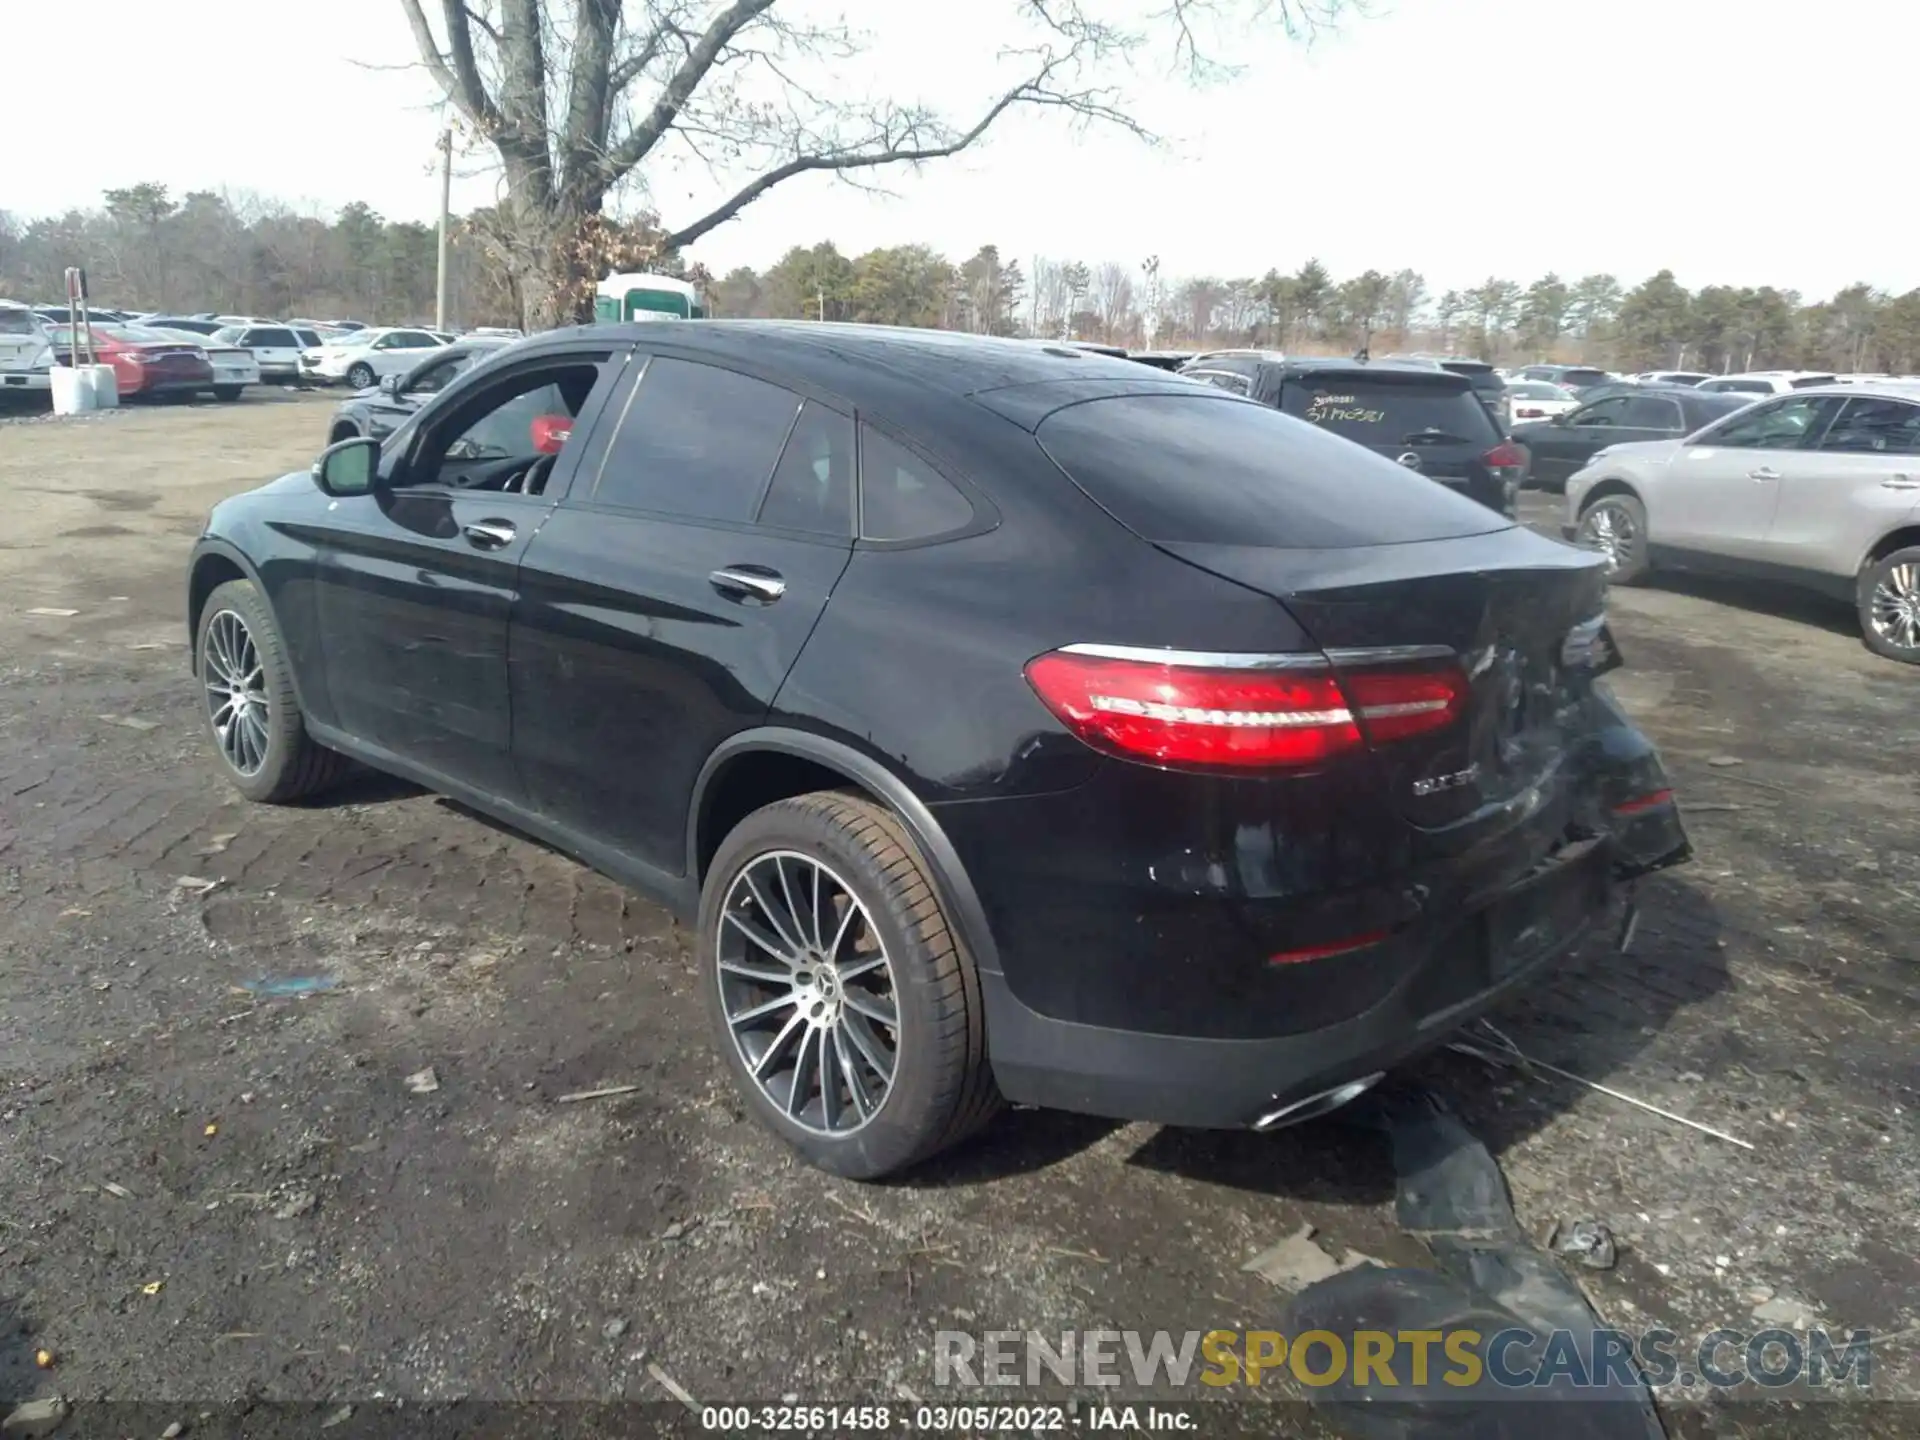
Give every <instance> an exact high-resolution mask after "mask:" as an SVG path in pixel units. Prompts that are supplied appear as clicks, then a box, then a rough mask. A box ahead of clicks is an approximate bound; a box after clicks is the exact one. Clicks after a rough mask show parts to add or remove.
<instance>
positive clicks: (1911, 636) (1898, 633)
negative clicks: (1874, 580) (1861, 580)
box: [1867, 564, 1920, 650]
mask: <svg viewBox="0 0 1920 1440" xmlns="http://www.w3.org/2000/svg"><path fill="white" fill-rule="evenodd" d="M1867 623H1868V624H1870V625H1872V626H1873V628H1874V632H1875V633H1876V634H1877V635H1879V637H1880V638H1881V639H1882V640H1885V641H1886V642H1887V643H1888V644H1889V645H1897V646H1899V647H1900V648H1901V649H1903V650H1920V565H1916V564H1907V565H1896V566H1894V567H1893V568H1892V569H1891V570H1889V571H1887V573H1886V574H1885V575H1883V576H1881V577H1880V583H1879V584H1877V585H1875V586H1874V587H1873V599H1872V601H1871V602H1870V603H1869V605H1868V607H1867Z"/></svg>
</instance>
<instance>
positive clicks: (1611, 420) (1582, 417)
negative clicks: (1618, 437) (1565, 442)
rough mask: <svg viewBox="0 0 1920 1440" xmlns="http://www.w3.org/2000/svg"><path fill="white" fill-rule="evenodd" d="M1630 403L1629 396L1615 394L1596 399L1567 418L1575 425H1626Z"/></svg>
mask: <svg viewBox="0 0 1920 1440" xmlns="http://www.w3.org/2000/svg"><path fill="white" fill-rule="evenodd" d="M1628 403H1629V401H1628V397H1627V396H1625V395H1613V396H1609V397H1608V398H1607V399H1605V400H1596V401H1594V402H1593V404H1591V405H1588V406H1587V407H1585V408H1584V409H1581V410H1576V411H1574V412H1573V414H1572V415H1570V416H1569V417H1567V418H1568V420H1569V421H1570V422H1571V423H1572V424H1575V425H1624V424H1626V423H1627V405H1628Z"/></svg>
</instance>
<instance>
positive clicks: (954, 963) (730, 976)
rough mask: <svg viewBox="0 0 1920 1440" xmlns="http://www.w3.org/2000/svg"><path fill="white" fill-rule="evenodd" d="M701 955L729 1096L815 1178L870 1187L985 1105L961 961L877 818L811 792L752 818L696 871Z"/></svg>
mask: <svg viewBox="0 0 1920 1440" xmlns="http://www.w3.org/2000/svg"><path fill="white" fill-rule="evenodd" d="M699 943H700V947H701V973H702V984H703V987H704V989H705V990H706V993H707V1009H708V1014H709V1016H710V1018H711V1020H712V1023H713V1028H714V1030H715V1032H716V1035H717V1037H718V1040H719V1044H720V1050H721V1053H722V1055H723V1056H724V1057H725V1059H726V1062H727V1065H728V1068H729V1069H730V1070H732V1072H733V1077H734V1082H735V1084H736V1085H738V1086H739V1088H740V1091H741V1093H742V1095H743V1096H744V1097H745V1099H746V1101H747V1103H748V1105H749V1106H750V1107H751V1108H752V1110H753V1111H754V1113H755V1114H756V1115H757V1116H758V1117H759V1119H760V1121H761V1122H762V1123H763V1124H765V1125H766V1126H767V1127H768V1128H769V1129H772V1130H773V1131H775V1132H776V1133H777V1134H779V1135H780V1137H781V1138H782V1139H784V1140H785V1141H786V1142H787V1143H788V1144H789V1145H791V1146H793V1148H794V1149H795V1150H797V1151H799V1152H800V1154H801V1155H802V1156H803V1157H804V1158H805V1159H806V1160H807V1161H808V1162H810V1163H811V1164H813V1165H816V1166H818V1167H819V1168H821V1169H823V1170H827V1171H831V1172H832V1173H834V1174H836V1175H845V1176H848V1177H849V1178H852V1179H857V1180H871V1179H878V1178H879V1177H881V1176H884V1175H889V1174H892V1173H894V1172H896V1171H899V1170H902V1169H905V1168H906V1167H908V1166H910V1165H913V1164H914V1163H916V1162H918V1161H920V1160H924V1159H926V1158H927V1157H929V1156H931V1155H933V1154H935V1153H936V1152H937V1151H940V1150H943V1149H945V1148H946V1147H947V1146H949V1145H952V1144H954V1143H955V1142H957V1141H959V1140H961V1139H963V1138H965V1137H966V1136H967V1135H969V1134H971V1133H972V1132H973V1131H975V1130H977V1129H978V1128H979V1127H980V1126H981V1125H982V1124H984V1123H985V1122H986V1121H987V1120H988V1119H990V1118H991V1117H992V1115H993V1114H994V1113H995V1111H996V1110H997V1109H998V1108H999V1105H1000V1096H999V1091H998V1090H997V1088H996V1087H995V1085H994V1081H993V1074H992V1071H991V1070H990V1069H989V1067H988V1065H987V1057H986V1030H985V1017H984V1015H983V1011H982V1004H981V998H980V983H979V978H978V976H977V974H976V973H975V971H974V967H973V961H972V959H971V957H970V956H968V955H967V954H966V953H965V951H964V950H963V949H962V948H961V946H960V944H959V941H958V939H957V937H956V936H955V934H954V932H953V929H952V927H951V926H950V925H949V924H948V922H947V918H946V916H945V914H944V913H943V911H942V907H941V904H940V899H939V896H938V895H937V894H936V893H935V891H934V888H933V885H932V882H931V881H930V879H929V878H928V875H927V871H926V866H925V862H924V861H922V860H921V858H920V857H919V855H918V853H917V852H916V850H915V848H914V846H913V843H912V841H911V840H910V839H909V838H908V836H907V833H906V831H905V829H904V828H903V827H902V826H901V824H900V822H899V820H898V819H896V818H895V817H894V816H893V815H892V814H891V813H890V812H889V811H887V810H886V809H884V808H883V807H881V806H879V805H877V804H875V803H873V802H872V801H870V800H866V799H863V798H859V797H855V796H851V795H845V794H840V793H837V792H825V791H823V792H819V793H815V794H812V795H803V796H800V797H799V798H797V799H792V800H782V801H779V802H777V803H776V804H773V805H769V806H767V807H765V808H764V809H761V810H757V811H755V812H754V813H753V814H752V815H749V816H748V817H747V818H746V819H745V820H743V821H742V822H741V823H740V824H739V825H738V826H737V827H735V829H734V830H733V832H732V833H731V834H729V835H728V836H727V838H726V840H725V841H724V842H723V843H722V845H721V847H720V852H719V854H717V855H716V856H715V857H714V861H713V865H712V867H711V868H710V869H709V871H708V874H707V880H706V884H705V886H704V888H703V893H702V898H701V907H700V940H699Z"/></svg>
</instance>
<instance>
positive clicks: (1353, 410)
mask: <svg viewBox="0 0 1920 1440" xmlns="http://www.w3.org/2000/svg"><path fill="white" fill-rule="evenodd" d="M1280 408H1281V409H1282V410H1284V411H1286V412H1287V414H1289V415H1294V416H1298V417H1299V418H1300V419H1302V420H1305V421H1307V422H1309V423H1310V424H1314V425H1318V426H1319V427H1321V428H1322V429H1324V430H1331V431H1332V432H1333V433H1334V434H1336V435H1343V436H1345V437H1346V438H1347V439H1349V440H1357V441H1359V442H1360V443H1361V444H1362V445H1393V446H1400V445H1407V444H1410V443H1411V441H1410V440H1409V439H1408V437H1409V436H1412V435H1418V434H1422V433H1423V432H1426V431H1434V432H1437V433H1438V434H1441V435H1448V436H1452V437H1454V438H1455V439H1457V440H1459V441H1461V442H1462V443H1466V444H1473V445H1479V446H1481V447H1482V448H1491V447H1492V446H1494V445H1496V444H1498V443H1499V440H1500V437H1499V435H1497V434H1496V433H1495V432H1494V428H1493V422H1492V421H1491V420H1490V419H1489V418H1488V416H1487V412H1486V408H1485V407H1484V406H1483V405H1481V404H1480V402H1479V400H1478V399H1476V398H1475V396H1474V394H1473V391H1472V390H1470V389H1468V388H1467V386H1466V383H1465V381H1464V380H1458V381H1454V382H1452V383H1448V382H1447V381H1445V380H1444V379H1442V378H1441V377H1440V376H1434V377H1433V378H1432V379H1429V380H1421V379H1419V378H1418V377H1413V378H1412V379H1410V380H1401V379H1397V378H1394V379H1390V378H1388V377H1386V376H1384V375H1359V374H1355V375H1330V376H1326V377H1324V378H1312V377H1309V378H1302V379H1298V380H1289V381H1287V382H1286V385H1285V386H1284V387H1283V388H1282V390H1281V392H1280ZM1427 483H1429V484H1431V483H1432V482H1431V481H1429V482H1427Z"/></svg>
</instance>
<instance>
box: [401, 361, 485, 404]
mask: <svg viewBox="0 0 1920 1440" xmlns="http://www.w3.org/2000/svg"><path fill="white" fill-rule="evenodd" d="M472 363H473V357H472V356H471V355H460V356H457V357H455V358H454V359H452V360H442V361H441V362H440V363H439V364H437V365H429V366H427V367H426V368H425V369H424V370H422V371H421V372H420V373H419V374H418V375H416V376H414V378H413V382H412V383H411V384H410V385H408V386H407V387H406V388H407V393H408V394H411V395H430V394H432V393H433V392H434V391H436V390H444V389H446V387H447V386H448V385H449V384H450V383H451V382H452V380H453V378H454V377H455V376H456V375H458V374H459V373H460V372H461V371H463V370H465V369H466V368H467V366H469V365H471V364H472Z"/></svg>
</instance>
